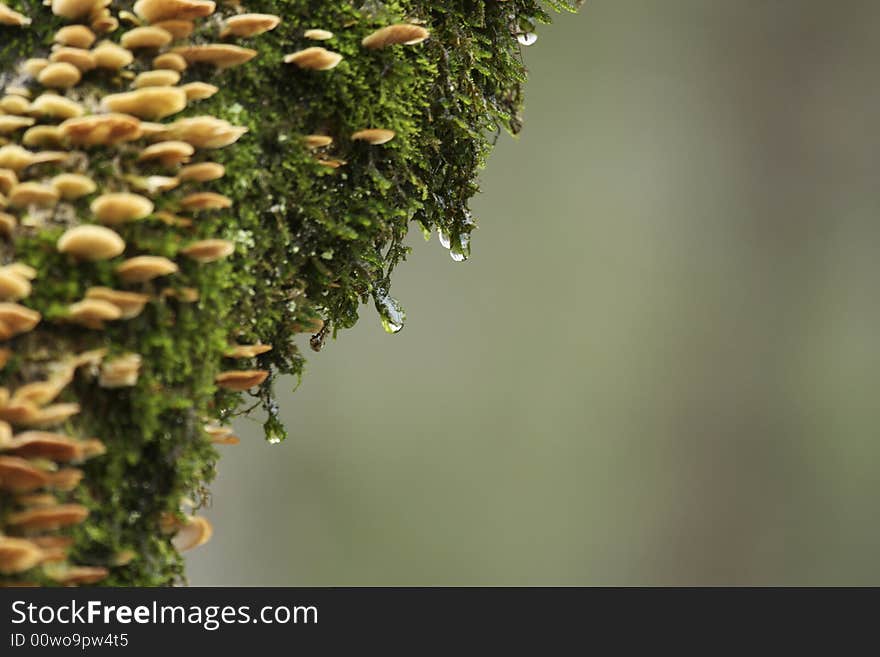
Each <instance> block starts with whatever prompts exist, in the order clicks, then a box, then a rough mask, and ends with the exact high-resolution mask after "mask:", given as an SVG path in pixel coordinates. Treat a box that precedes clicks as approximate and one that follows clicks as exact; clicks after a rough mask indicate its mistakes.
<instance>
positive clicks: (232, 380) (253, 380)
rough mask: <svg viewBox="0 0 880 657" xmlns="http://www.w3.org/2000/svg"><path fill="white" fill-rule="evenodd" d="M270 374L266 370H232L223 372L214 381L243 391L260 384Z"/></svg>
mask: <svg viewBox="0 0 880 657" xmlns="http://www.w3.org/2000/svg"><path fill="white" fill-rule="evenodd" d="M268 376H269V372H267V371H265V370H231V371H228V372H221V373H220V374H218V375H217V376H216V377H215V379H214V381H215V382H216V383H217V385H218V386H220V387H221V388H226V389H227V390H234V391H236V392H243V391H245V390H250V389H251V388H253V387H254V386H258V385H260V384H261V383H263V381H265V380H266V378H267V377H268Z"/></svg>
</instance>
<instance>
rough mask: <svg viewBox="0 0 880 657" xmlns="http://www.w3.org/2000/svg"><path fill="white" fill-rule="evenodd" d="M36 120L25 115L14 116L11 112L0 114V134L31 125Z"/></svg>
mask: <svg viewBox="0 0 880 657" xmlns="http://www.w3.org/2000/svg"><path fill="white" fill-rule="evenodd" d="M34 123H36V121H34V119H32V118H30V117H27V116H14V115H12V114H3V115H0V135H6V134H11V133H13V132H17V131H18V130H21V129H23V128H28V127H30V126H32V125H33V124H34Z"/></svg>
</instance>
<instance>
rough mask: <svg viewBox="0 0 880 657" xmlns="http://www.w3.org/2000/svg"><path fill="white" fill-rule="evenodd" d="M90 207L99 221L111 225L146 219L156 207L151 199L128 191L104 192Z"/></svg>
mask: <svg viewBox="0 0 880 657" xmlns="http://www.w3.org/2000/svg"><path fill="white" fill-rule="evenodd" d="M90 207H91V210H92V213H93V214H94V215H95V218H97V220H98V221H100V222H101V223H102V224H110V225H116V224H122V223H125V222H128V221H137V220H138V219H144V218H146V217H149V216H150V215H151V214H152V213H153V210H154V209H155V206H154V205H153V202H152V201H151V200H150V199H148V198H146V197H145V196H141V195H139V194H130V193H128V192H120V193H113V194H102V195H101V196H99V197H98V198H96V199H95V200H94V201H92V204H91V206H90Z"/></svg>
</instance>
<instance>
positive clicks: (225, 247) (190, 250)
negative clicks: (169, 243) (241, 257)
mask: <svg viewBox="0 0 880 657" xmlns="http://www.w3.org/2000/svg"><path fill="white" fill-rule="evenodd" d="M180 252H181V253H182V254H183V255H185V256H187V257H188V258H192V259H193V260H195V261H196V262H198V263H201V264H207V263H209V262H215V261H217V260H221V259H223V258H228V257H229V256H231V255H232V254H233V253H235V244H234V243H233V242H230V241H229V240H221V239H209V240H201V241H198V242H193V243H192V244H190V245H189V246H187V247H186V248H184V249H181V250H180Z"/></svg>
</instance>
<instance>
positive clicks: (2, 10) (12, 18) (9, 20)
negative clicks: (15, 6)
mask: <svg viewBox="0 0 880 657" xmlns="http://www.w3.org/2000/svg"><path fill="white" fill-rule="evenodd" d="M30 24H31V19H30V18H28V17H27V16H25V15H24V14H20V13H18V12H17V11H13V10H12V9H10V8H9V7H7V6H6V5H5V4H4V3H2V2H0V25H11V26H12V27H24V26H25V25H30Z"/></svg>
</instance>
